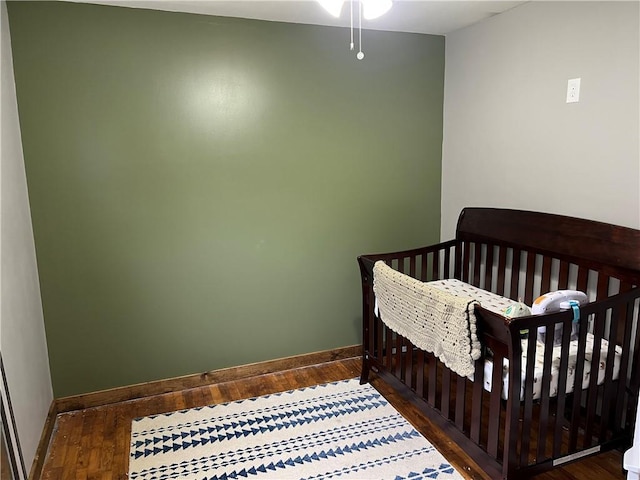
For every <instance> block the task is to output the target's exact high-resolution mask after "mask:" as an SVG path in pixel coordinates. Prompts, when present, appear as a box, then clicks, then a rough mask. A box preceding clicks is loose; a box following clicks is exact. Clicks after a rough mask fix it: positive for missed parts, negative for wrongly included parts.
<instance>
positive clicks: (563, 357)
mask: <svg viewBox="0 0 640 480" xmlns="http://www.w3.org/2000/svg"><path fill="white" fill-rule="evenodd" d="M570 343H571V329H569V328H563V329H562V340H561V343H560V366H559V373H560V374H559V375H558V396H557V399H556V424H555V429H554V435H553V456H554V457H559V456H560V453H561V450H562V433H563V427H564V425H563V422H562V419H563V418H564V407H565V405H566V400H567V373H568V372H567V371H568V366H569V344H570Z"/></svg>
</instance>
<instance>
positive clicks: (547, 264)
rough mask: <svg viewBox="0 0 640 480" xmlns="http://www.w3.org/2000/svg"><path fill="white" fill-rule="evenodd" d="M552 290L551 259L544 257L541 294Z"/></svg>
mask: <svg viewBox="0 0 640 480" xmlns="http://www.w3.org/2000/svg"><path fill="white" fill-rule="evenodd" d="M550 290H551V257H548V256H546V255H545V256H543V257H542V278H541V280H540V294H543V293H545V292H548V291H550Z"/></svg>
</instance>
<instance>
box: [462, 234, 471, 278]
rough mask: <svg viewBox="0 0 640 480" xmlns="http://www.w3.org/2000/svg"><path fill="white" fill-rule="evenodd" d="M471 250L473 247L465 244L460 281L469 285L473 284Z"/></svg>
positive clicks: (467, 243)
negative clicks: (470, 278) (470, 265)
mask: <svg viewBox="0 0 640 480" xmlns="http://www.w3.org/2000/svg"><path fill="white" fill-rule="evenodd" d="M470 250H471V246H470V244H469V242H465V244H464V248H463V252H462V272H461V274H462V276H461V277H460V280H462V281H463V282H467V283H471V282H470V280H469V277H470V273H469V262H470Z"/></svg>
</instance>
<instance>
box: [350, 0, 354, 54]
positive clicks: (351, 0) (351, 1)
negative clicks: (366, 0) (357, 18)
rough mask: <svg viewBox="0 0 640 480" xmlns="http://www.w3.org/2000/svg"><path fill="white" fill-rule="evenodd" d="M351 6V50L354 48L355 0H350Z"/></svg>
mask: <svg viewBox="0 0 640 480" xmlns="http://www.w3.org/2000/svg"><path fill="white" fill-rule="evenodd" d="M349 4H350V6H351V50H353V0H349Z"/></svg>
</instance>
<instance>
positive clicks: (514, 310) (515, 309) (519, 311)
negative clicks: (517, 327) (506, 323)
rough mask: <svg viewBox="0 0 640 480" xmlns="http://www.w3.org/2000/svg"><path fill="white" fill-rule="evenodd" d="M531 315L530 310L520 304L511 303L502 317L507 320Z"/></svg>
mask: <svg viewBox="0 0 640 480" xmlns="http://www.w3.org/2000/svg"><path fill="white" fill-rule="evenodd" d="M528 315H531V309H530V308H529V307H528V306H527V305H525V304H524V303H522V302H518V303H512V304H511V305H509V306H508V307H507V308H506V309H505V310H504V316H505V317H507V318H518V317H526V316H528Z"/></svg>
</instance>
